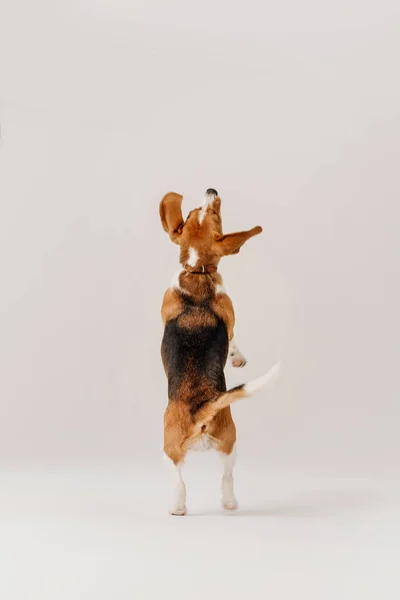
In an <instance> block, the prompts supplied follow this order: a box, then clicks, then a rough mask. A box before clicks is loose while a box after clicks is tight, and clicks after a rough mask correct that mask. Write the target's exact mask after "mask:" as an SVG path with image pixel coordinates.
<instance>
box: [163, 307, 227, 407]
mask: <svg viewBox="0 0 400 600" xmlns="http://www.w3.org/2000/svg"><path fill="white" fill-rule="evenodd" d="M195 311H196V315H195V314H194V313H195ZM198 311H203V312H204V313H208V314H205V317H208V319H207V318H205V319H204V321H205V322H210V321H211V322H212V321H215V325H207V326H204V327H193V328H190V327H187V326H185V327H182V326H181V325H180V324H179V318H180V317H177V318H176V319H171V320H170V321H168V322H167V324H166V326H165V330H164V337H163V341H162V345H161V355H162V359H163V363H164V366H165V370H166V372H167V374H168V397H169V399H170V400H175V399H182V400H185V401H186V402H188V403H189V405H190V412H191V414H192V415H193V414H195V413H196V412H197V410H198V409H199V408H200V407H201V406H202V405H203V404H204V403H205V402H207V401H208V400H211V399H212V398H214V397H216V396H218V395H219V394H221V393H222V392H225V391H226V383H225V375H224V367H225V363H226V359H227V356H228V346H229V340H228V333H227V330H226V326H225V323H224V322H223V321H222V319H220V318H219V317H217V315H215V313H213V312H212V310H211V308H210V307H207V306H202V307H199V306H197V307H195V306H192V305H190V304H189V303H188V305H187V306H186V309H185V311H184V313H183V314H184V315H185V318H189V319H190V317H191V316H192V315H193V316H196V320H197V322H198V318H199V313H198ZM210 315H211V316H212V317H213V318H212V319H210V318H209V317H210ZM200 316H201V315H200Z"/></svg>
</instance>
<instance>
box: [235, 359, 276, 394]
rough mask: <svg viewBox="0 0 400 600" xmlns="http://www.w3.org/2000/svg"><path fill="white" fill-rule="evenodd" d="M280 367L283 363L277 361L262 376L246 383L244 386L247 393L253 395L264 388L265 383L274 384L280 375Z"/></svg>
mask: <svg viewBox="0 0 400 600" xmlns="http://www.w3.org/2000/svg"><path fill="white" fill-rule="evenodd" d="M280 368H281V363H277V364H276V365H274V366H273V367H272V369H270V370H269V371H268V373H266V374H265V375H262V377H259V378H258V379H254V380H253V381H249V383H246V385H245V386H244V388H243V389H244V392H245V393H246V395H247V396H251V395H252V394H254V393H255V392H257V391H258V390H260V389H261V388H263V387H264V386H265V385H267V384H273V383H274V382H275V380H276V378H277V377H278V375H279V371H280Z"/></svg>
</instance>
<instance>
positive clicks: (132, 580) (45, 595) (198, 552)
mask: <svg viewBox="0 0 400 600" xmlns="http://www.w3.org/2000/svg"><path fill="white" fill-rule="evenodd" d="M217 466H218V465H216V464H215V463H214V462H212V461H211V462H210V460H208V459H207V460H205V461H203V459H200V458H199V459H198V458H197V457H196V458H194V459H193V460H190V462H189V465H188V467H187V469H186V471H187V473H186V481H187V485H188V508H189V515H188V516H186V517H171V516H169V515H168V514H167V511H166V509H167V506H168V504H169V499H170V498H169V497H168V493H167V492H168V491H169V490H168V483H169V481H168V480H167V476H166V475H165V474H164V471H162V470H161V469H162V464H161V465H160V468H159V467H158V466H154V467H153V468H150V467H145V466H142V467H127V466H120V467H115V466H114V467H107V468H106V467H85V468H83V467H81V468H72V467H71V468H65V467H64V468H57V469H56V468H53V469H50V468H46V469H44V468H35V469H30V470H23V469H21V468H20V469H14V470H3V471H1V474H0V498H1V500H0V506H1V511H0V569H1V571H0V598H1V599H2V600H83V599H85V600H87V599H88V600H89V599H90V600H128V599H129V600H132V599H142V598H144V599H146V598H174V600H180V599H184V598H185V599H187V598H191V599H193V598H194V599H197V598H201V599H202V600H203V599H204V598H205V597H208V598H212V599H213V598H229V599H231V598H238V599H239V598H252V599H253V598H256V599H258V598H260V599H261V598H270V599H271V600H280V599H285V600H286V599H288V600H289V599H290V600H292V599H293V598H296V599H297V598H299V599H302V598H304V599H307V600H314V599H315V600H317V599H318V600H330V599H332V600H342V599H344V600H347V599H349V600H350V599H351V600H357V599H360V600H368V599H374V600H375V599H378V598H379V599H380V598H384V599H385V600H391V599H393V600H394V599H396V600H398V598H399V597H400V582H399V576H398V571H399V563H400V510H399V505H400V502H399V501H400V489H399V487H398V486H397V485H396V484H395V483H394V481H390V480H389V479H388V478H384V477H382V479H379V478H375V479H370V478H368V477H363V478H354V477H349V476H347V477H338V476H327V475H325V476H321V475H320V474H318V475H317V474H313V475H311V474H306V473H289V472H280V473H276V472H270V471H268V470H266V469H261V468H258V469H256V468H254V467H253V468H252V469H249V468H247V467H246V466H245V465H243V464H239V465H238V469H237V473H236V483H237V486H236V487H237V496H238V499H239V502H240V504H241V507H240V509H239V510H238V511H237V512H236V513H224V511H223V510H222V509H220V508H219V473H218V472H217Z"/></svg>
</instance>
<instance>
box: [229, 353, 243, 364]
mask: <svg viewBox="0 0 400 600" xmlns="http://www.w3.org/2000/svg"><path fill="white" fill-rule="evenodd" d="M229 357H230V359H231V365H232V367H244V366H245V365H246V364H247V360H246V359H245V357H244V356H243V354H240V352H234V353H232V354H230V355H229Z"/></svg>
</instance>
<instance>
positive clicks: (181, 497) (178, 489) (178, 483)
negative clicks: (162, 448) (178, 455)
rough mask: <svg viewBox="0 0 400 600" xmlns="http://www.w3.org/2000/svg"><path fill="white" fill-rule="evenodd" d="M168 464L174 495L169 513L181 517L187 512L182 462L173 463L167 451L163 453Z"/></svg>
mask: <svg viewBox="0 0 400 600" xmlns="http://www.w3.org/2000/svg"><path fill="white" fill-rule="evenodd" d="M164 457H165V460H166V462H167V463H169V464H168V466H169V467H170V468H171V470H172V473H173V479H174V497H173V501H172V506H171V508H170V509H169V514H170V515H176V516H179V517H182V516H183V515H186V513H187V507H186V485H185V482H184V481H183V477H182V467H183V462H178V463H175V462H174V461H173V460H172V459H171V458H170V457H169V456H168V454H167V453H165V454H164Z"/></svg>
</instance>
